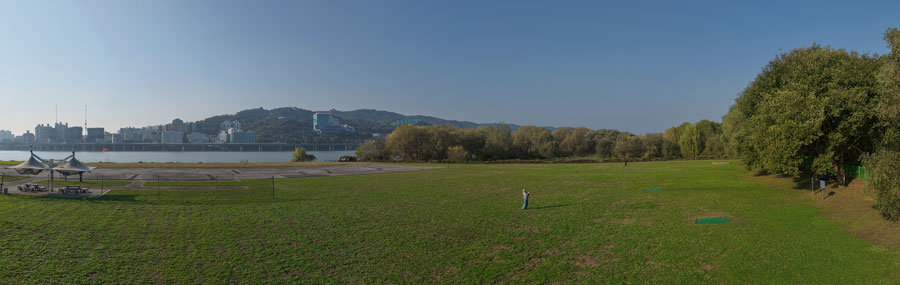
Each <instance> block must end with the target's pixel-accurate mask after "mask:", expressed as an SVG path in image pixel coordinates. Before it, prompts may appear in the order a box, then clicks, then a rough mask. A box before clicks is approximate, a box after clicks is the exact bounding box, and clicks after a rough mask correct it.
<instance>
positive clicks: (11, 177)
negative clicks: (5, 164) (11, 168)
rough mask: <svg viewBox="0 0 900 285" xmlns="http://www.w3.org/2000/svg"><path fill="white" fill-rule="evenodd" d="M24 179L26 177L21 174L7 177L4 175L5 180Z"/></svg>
mask: <svg viewBox="0 0 900 285" xmlns="http://www.w3.org/2000/svg"><path fill="white" fill-rule="evenodd" d="M22 179H25V177H21V176H5V177H3V181H4V182H14V181H19V180H22Z"/></svg>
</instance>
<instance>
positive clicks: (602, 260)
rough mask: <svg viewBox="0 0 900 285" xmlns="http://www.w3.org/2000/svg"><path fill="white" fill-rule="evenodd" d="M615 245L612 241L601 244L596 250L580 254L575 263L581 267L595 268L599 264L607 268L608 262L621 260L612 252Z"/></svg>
mask: <svg viewBox="0 0 900 285" xmlns="http://www.w3.org/2000/svg"><path fill="white" fill-rule="evenodd" d="M613 247H615V245H614V244H612V243H610V244H607V245H604V246H601V247H600V248H598V249H597V250H595V251H594V252H591V253H589V254H585V255H582V256H579V257H578V258H577V260H575V261H574V262H573V264H574V265H575V266H577V267H580V268H594V267H598V266H601V267H603V268H606V266H607V264H610V263H614V262H618V261H619V258H617V257H615V254H614V253H613V252H612V248H613Z"/></svg>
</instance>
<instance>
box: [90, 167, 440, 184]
mask: <svg viewBox="0 0 900 285" xmlns="http://www.w3.org/2000/svg"><path fill="white" fill-rule="evenodd" d="M434 168H436V167H427V166H408V165H394V164H344V165H320V166H301V167H248V168H105V169H104V168H98V169H96V170H94V171H93V172H92V173H91V174H89V175H87V176H85V177H86V178H89V179H91V180H93V179H94V178H93V177H99V176H100V175H102V176H103V177H104V179H108V180H155V179H157V177H158V178H159V179H160V180H184V181H191V180H196V181H203V180H248V179H265V178H272V177H273V176H274V177H275V178H304V177H325V176H346V175H360V174H374V173H388V172H396V171H413V170H423V169H434Z"/></svg>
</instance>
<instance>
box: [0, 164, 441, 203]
mask: <svg viewBox="0 0 900 285" xmlns="http://www.w3.org/2000/svg"><path fill="white" fill-rule="evenodd" d="M435 168H438V167H430V166H409V165H395V164H345V165H320V166H301V167H253V168H98V169H95V170H94V171H93V172H92V173H90V174H86V175H85V176H84V179H85V181H96V180H99V179H100V177H101V176H102V177H103V179H105V180H131V181H132V183H131V184H129V185H127V186H121V187H112V188H106V189H107V190H109V189H149V188H146V187H144V186H143V184H144V183H145V182H149V181H153V180H156V179H159V180H166V181H209V180H252V179H266V178H272V177H275V178H305V177H328V176H347V175H361V174H375V173H388V172H397V171H415V170H425V169H435ZM46 179H47V176H46V175H43V174H42V175H39V176H37V177H29V178H27V179H24V180H19V181H16V182H8V183H6V184H4V187H8V188H9V193H10V194H22V195H50V196H64V197H96V196H101V195H102V193H100V191H98V190H95V189H93V188H96V187H91V193H87V194H83V195H72V194H56V193H46V192H44V193H31V192H20V191H19V190H18V186H19V185H23V184H26V183H34V182H37V181H40V180H46ZM64 183H65V182H62V181H60V182H57V183H56V184H57V186H62V185H65V184H64ZM152 188H153V189H156V187H152ZM167 188H168V187H167ZM181 188H184V187H181ZM201 188H203V187H201ZM206 188H208V187H206ZM192 189H193V188H192ZM204 189H205V188H204ZM222 189H225V188H224V187H223V188H222ZM105 192H107V191H104V193H105Z"/></svg>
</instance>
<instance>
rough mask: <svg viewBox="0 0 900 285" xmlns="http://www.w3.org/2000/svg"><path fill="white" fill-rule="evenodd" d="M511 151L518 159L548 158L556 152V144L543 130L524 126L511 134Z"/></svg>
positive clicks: (545, 130) (547, 132)
mask: <svg viewBox="0 0 900 285" xmlns="http://www.w3.org/2000/svg"><path fill="white" fill-rule="evenodd" d="M512 144H513V149H514V150H515V151H516V154H518V156H517V157H518V158H526V159H531V158H550V157H553V156H554V155H555V154H556V152H557V142H556V141H555V140H554V139H553V135H551V134H550V131H548V130H547V129H545V128H542V127H537V126H524V127H520V128H519V129H518V130H516V131H515V132H513V133H512Z"/></svg>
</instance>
